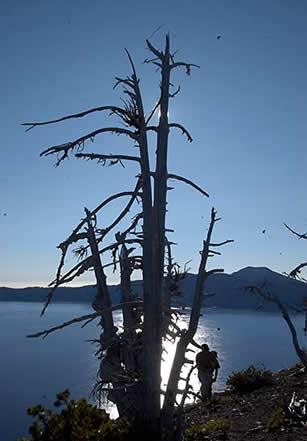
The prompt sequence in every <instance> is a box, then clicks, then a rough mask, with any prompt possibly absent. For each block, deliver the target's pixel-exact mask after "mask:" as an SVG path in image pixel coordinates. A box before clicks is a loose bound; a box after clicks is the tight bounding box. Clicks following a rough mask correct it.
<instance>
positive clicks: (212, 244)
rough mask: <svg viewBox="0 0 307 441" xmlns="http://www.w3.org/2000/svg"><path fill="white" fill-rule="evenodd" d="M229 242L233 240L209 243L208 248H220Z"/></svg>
mask: <svg viewBox="0 0 307 441" xmlns="http://www.w3.org/2000/svg"><path fill="white" fill-rule="evenodd" d="M231 242H233V240H232V239H229V240H224V242H220V243H210V244H209V246H210V247H221V246H222V245H226V244H227V243H231ZM211 252H212V251H211Z"/></svg>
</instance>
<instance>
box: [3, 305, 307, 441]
mask: <svg viewBox="0 0 307 441" xmlns="http://www.w3.org/2000/svg"><path fill="white" fill-rule="evenodd" d="M40 308H41V305H40V304H37V303H21V302H18V303H13V302H1V303H0V353H1V364H0V378H1V381H0V384H1V400H0V418H1V421H0V439H1V441H14V440H16V439H17V437H21V436H25V435H27V430H28V427H29V424H30V423H31V421H32V419H31V418H30V417H28V416H27V415H26V408H27V407H28V406H30V405H35V404H39V403H42V404H44V405H45V406H47V407H51V406H52V403H53V401H54V399H55V393H56V392H59V391H62V390H64V389H65V388H69V390H70V391H71V393H72V397H73V398H79V397H81V396H85V397H88V396H89V394H90V391H91V388H92V386H93V384H94V381H95V376H96V371H97V368H98V363H97V360H96V359H95V357H94V352H95V348H96V347H95V346H94V345H92V344H90V343H88V342H86V341H85V340H88V339H91V338H95V337H97V335H98V333H99V328H97V326H96V324H97V322H92V323H90V324H89V325H87V326H86V327H85V328H83V329H82V328H81V325H80V324H74V325H72V326H70V327H68V328H65V329H63V330H60V331H56V332H55V333H53V334H51V335H49V336H48V337H47V338H45V339H44V340H43V339H41V338H40V339H27V338H26V337H25V336H26V335H27V334H30V333H33V332H36V331H40V330H42V329H47V328H49V327H51V326H54V325H57V324H59V323H62V322H64V321H67V320H70V319H71V318H72V317H76V316H79V315H83V314H87V313H89V312H91V311H90V309H89V306H88V305H78V304H55V305H51V306H50V308H49V309H48V310H47V312H46V315H45V316H44V317H40V316H39V312H40ZM118 317H119V316H118ZM187 320H188V316H184V317H183V321H185V322H186V321H187ZM294 322H295V323H296V325H297V330H298V334H299V336H300V340H301V342H302V343H304V341H303V339H304V338H305V337H304V336H303V330H302V328H303V318H302V316H298V317H296V318H295V319H294ZM217 328H220V330H218V329H217ZM196 340H197V341H198V342H199V343H204V342H206V343H208V344H209V346H212V348H214V349H215V350H216V351H217V352H218V354H219V360H220V364H221V370H220V374H219V378H218V381H217V383H215V390H222V389H223V388H224V386H225V382H226V380H227V378H228V376H229V375H230V374H231V372H232V371H233V370H240V369H243V368H246V367H247V366H248V365H249V364H251V363H253V364H261V363H263V364H264V365H265V367H267V368H269V369H272V370H279V369H282V368H284V367H287V366H289V365H290V364H291V363H295V362H296V361H297V357H296V354H295V352H294V349H293V348H292V343H291V338H290V334H289V331H288V328H287V326H286V324H285V323H284V321H283V319H282V318H281V317H280V316H279V315H278V314H269V313H261V312H246V311H230V310H216V309H210V310H205V311H204V315H203V317H202V318H201V325H200V329H199V333H198V335H197V337H196ZM305 343H307V339H306V341H305ZM167 350H168V358H166V359H165V364H164V366H163V372H162V376H163V378H164V380H166V378H167V373H168V370H169V366H170V359H171V357H172V353H173V350H174V348H173V346H172V345H168V346H167ZM193 382H194V385H195V387H196V389H197V388H198V381H197V378H196V373H195V376H194V378H193Z"/></svg>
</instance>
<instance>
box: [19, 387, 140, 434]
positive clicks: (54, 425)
mask: <svg viewBox="0 0 307 441" xmlns="http://www.w3.org/2000/svg"><path fill="white" fill-rule="evenodd" d="M69 394H70V393H69V391H68V390H65V391H64V392H61V393H59V394H57V396H56V397H57V400H56V401H55V402H54V405H55V407H60V406H65V407H64V408H63V410H62V411H61V413H59V414H57V413H54V412H53V411H52V410H50V409H46V408H44V407H43V406H42V405H40V404H39V405H38V406H34V407H30V408H28V410H27V413H28V414H29V415H31V416H32V417H34V418H36V419H37V421H35V422H34V423H32V425H31V426H30V428H29V433H30V435H31V437H30V438H21V439H20V440H19V441H64V440H65V441H66V440H67V441H68V440H69V441H127V440H129V439H137V434H138V433H139V431H140V430H141V428H140V426H139V425H137V424H135V423H134V422H132V421H128V420H127V419H126V418H118V419H117V420H112V419H110V417H109V415H108V414H107V413H106V412H105V411H104V410H102V409H99V408H98V407H97V406H95V405H92V404H90V403H88V402H87V400H86V399H85V398H81V399H80V400H77V401H76V400H70V401H68V398H69Z"/></svg>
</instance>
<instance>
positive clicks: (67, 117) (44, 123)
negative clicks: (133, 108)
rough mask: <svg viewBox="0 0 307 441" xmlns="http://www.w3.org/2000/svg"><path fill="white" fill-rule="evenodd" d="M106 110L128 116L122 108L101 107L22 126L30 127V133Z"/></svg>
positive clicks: (27, 130) (28, 129)
mask: <svg viewBox="0 0 307 441" xmlns="http://www.w3.org/2000/svg"><path fill="white" fill-rule="evenodd" d="M104 110H109V111H111V113H116V114H122V115H125V114H126V111H125V110H124V109H122V108H121V107H116V106H100V107H94V108H93V109H89V110H85V111H84V112H80V113H73V114H72V115H67V116H63V117H62V118H58V119H53V120H50V121H43V122H30V123H22V124H21V125H22V126H29V127H28V128H27V129H26V132H29V131H30V130H32V129H33V128H34V127H37V126H46V125H47V124H55V123H58V122H62V121H66V120H67V119H73V118H82V117H83V116H86V115H89V114H90V113H94V112H101V111H104Z"/></svg>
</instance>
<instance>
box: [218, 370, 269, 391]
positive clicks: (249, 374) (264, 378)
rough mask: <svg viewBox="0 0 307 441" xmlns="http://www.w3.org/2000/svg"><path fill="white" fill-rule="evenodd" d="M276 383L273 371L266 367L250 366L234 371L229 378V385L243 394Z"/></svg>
mask: <svg viewBox="0 0 307 441" xmlns="http://www.w3.org/2000/svg"><path fill="white" fill-rule="evenodd" d="M271 384H274V378H273V374H272V372H271V371H269V370H266V369H265V368H264V367H260V368H256V367H255V366H253V365H251V366H249V367H248V368H247V369H246V370H245V371H238V372H233V373H232V374H231V376H230V377H229V378H228V380H227V385H229V386H231V387H232V388H233V389H234V390H235V391H236V392H239V393H241V394H244V393H248V392H252V391H254V390H257V389H260V388H261V387H263V386H267V385H271Z"/></svg>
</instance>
